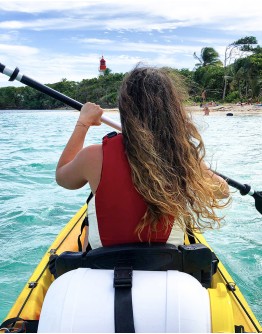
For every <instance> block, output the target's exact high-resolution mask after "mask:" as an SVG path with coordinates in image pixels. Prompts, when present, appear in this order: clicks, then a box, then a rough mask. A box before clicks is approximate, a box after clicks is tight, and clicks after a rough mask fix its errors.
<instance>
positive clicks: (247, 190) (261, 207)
mask: <svg viewBox="0 0 262 334" xmlns="http://www.w3.org/2000/svg"><path fill="white" fill-rule="evenodd" d="M0 72H1V73H3V74H5V75H7V76H9V77H10V79H9V81H14V80H18V81H20V82H22V83H23V84H25V85H27V86H30V87H32V88H35V89H37V90H38V91H40V92H42V93H45V94H47V95H49V96H51V97H53V98H54V99H57V100H59V101H61V102H63V103H65V104H67V105H68V106H70V107H72V108H74V109H76V110H81V108H82V106H83V104H82V103H80V102H78V101H76V100H73V99H72V98H70V97H68V96H66V95H64V94H62V93H59V92H58V91H56V90H54V89H52V88H50V87H48V86H45V85H43V84H41V83H39V82H37V81H35V80H33V79H31V78H29V77H27V76H25V75H21V74H19V69H18V68H17V67H16V68H15V69H14V70H10V69H9V68H7V67H6V66H5V65H3V64H1V63H0ZM101 121H102V122H103V123H105V124H107V125H109V126H111V127H112V128H114V129H116V130H119V131H121V125H120V124H119V123H117V122H115V121H113V120H112V119H110V118H107V117H105V116H102V118H101ZM213 172H214V173H215V174H217V175H219V176H220V177H222V178H223V179H224V180H225V181H226V182H227V183H228V184H229V185H230V186H231V187H234V188H236V189H238V190H239V191H240V194H241V195H243V196H244V195H247V194H248V195H250V196H252V197H254V199H255V207H256V209H257V211H258V212H260V213H261V214H262V191H255V190H253V189H251V186H249V185H248V184H241V183H239V182H237V181H234V180H232V179H230V178H229V177H227V176H224V175H222V174H220V173H218V172H215V171H213Z"/></svg>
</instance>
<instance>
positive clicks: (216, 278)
mask: <svg viewBox="0 0 262 334" xmlns="http://www.w3.org/2000/svg"><path fill="white" fill-rule="evenodd" d="M86 210H87V206H86V205H84V206H83V207H82V208H81V209H80V210H79V211H78V212H77V213H76V215H75V216H74V217H73V218H72V219H71V220H70V221H69V222H68V224H67V225H66V226H65V227H64V228H63V229H62V231H61V232H60V234H59V235H58V236H57V238H56V239H55V241H54V242H53V244H52V245H51V246H50V247H49V249H48V250H47V252H46V254H45V255H44V256H43V258H42V260H41V261H40V263H39V264H38V266H37V267H36V269H35V271H34V272H33V274H32V276H31V277H30V279H29V280H28V282H27V283H26V285H25V287H24V288H23V290H22V292H21V293H20V295H19V296H18V298H17V300H16V302H15V303H14V305H13V307H12V308H11V310H10V311H9V313H8V314H7V317H6V319H10V318H16V317H20V318H22V319H24V320H39V317H40V312H41V308H42V304H43V300H44V297H45V295H46V292H47V290H48V288H49V286H50V285H51V283H52V282H53V280H54V277H53V275H52V274H51V273H50V271H49V269H48V263H49V258H50V255H52V254H57V255H59V254H61V253H63V252H64V251H73V252H74V251H78V244H77V238H78V235H79V233H80V227H81V224H82V221H83V219H84V218H85V215H86ZM195 240H196V242H197V243H202V244H204V245H205V246H207V247H209V248H210V246H209V245H208V243H207V242H206V240H205V238H204V236H203V235H202V234H195ZM189 243H190V242H189V240H188V238H186V240H185V244H189ZM218 283H222V284H223V286H224V287H226V290H227V292H228V294H229V297H230V300H231V304H232V308H233V322H234V326H235V330H236V331H243V330H244V331H245V332H261V331H262V327H261V325H260V324H259V322H258V321H257V319H256V317H255V315H254V314H253V312H252V310H251V309H250V307H249V305H248V303H247V301H246V300H245V298H244V296H243V295H242V293H241V291H240V290H239V288H238V286H237V284H236V283H235V282H234V281H233V279H232V277H231V276H230V274H229V273H228V271H227V270H226V268H225V267H224V266H223V264H222V263H221V262H219V264H218V270H217V272H216V273H215V274H214V275H213V277H212V282H211V290H214V291H215V289H216V287H217V286H218ZM217 311H218V310H217ZM214 326H215V327H213V329H214V331H216V330H215V329H216V328H217V327H216V324H215V325H214Z"/></svg>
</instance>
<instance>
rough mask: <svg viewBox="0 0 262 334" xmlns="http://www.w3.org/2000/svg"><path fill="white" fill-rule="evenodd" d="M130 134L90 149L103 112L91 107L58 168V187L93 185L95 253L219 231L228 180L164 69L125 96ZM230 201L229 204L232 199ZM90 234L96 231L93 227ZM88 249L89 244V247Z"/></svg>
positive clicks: (143, 71) (144, 73)
mask: <svg viewBox="0 0 262 334" xmlns="http://www.w3.org/2000/svg"><path fill="white" fill-rule="evenodd" d="M119 111H120V117H121V125H122V134H116V133H113V134H112V133H111V134H109V135H108V136H105V137H104V138H103V143H102V144H99V145H90V146H88V147H84V148H83V145H84V140H85V137H86V134H87V132H88V129H89V128H90V127H91V126H99V125H100V124H101V116H102V114H103V109H102V108H101V107H100V106H99V105H96V104H94V103H89V102H88V103H86V104H85V105H84V106H83V107H82V109H81V112H80V115H79V119H78V121H77V123H76V126H75V128H74V130H73V133H72V136H71V138H70V139H69V141H68V143H67V145H66V147H65V149H64V151H63V153H62V155H61V157H60V160H59V162H58V165H57V170H56V180H57V183H58V184H59V185H60V186H62V187H64V188H67V189H78V188H81V187H83V186H84V185H85V184H86V183H89V185H90V188H91V190H92V193H93V194H94V195H95V196H94V197H93V199H92V200H91V202H90V204H89V206H88V217H89V231H87V234H89V236H88V239H89V243H90V244H91V247H92V248H96V247H100V246H110V245H116V244H121V243H122V244H123V243H131V242H139V241H143V242H147V241H151V242H168V243H173V244H176V245H177V244H182V243H183V235H184V232H186V231H194V230H195V229H200V230H201V231H202V230H204V229H207V228H215V227H219V225H220V221H221V217H219V216H218V215H217V213H216V212H215V210H216V209H220V208H223V207H224V206H225V205H226V204H227V203H223V202H221V201H220V199H223V198H227V197H228V196H229V189H228V185H227V183H226V182H225V181H224V180H223V179H222V178H221V177H219V176H217V175H216V174H214V173H213V172H212V171H211V170H210V169H209V168H208V167H207V165H206V164H205V162H204V156H205V147H204V143H203V140H202V138H201V135H200V134H199V132H198V130H197V129H196V127H195V125H194V124H193V122H192V120H191V118H190V117H189V116H188V114H187V113H186V111H185V109H184V107H183V105H182V100H181V97H180V94H179V93H178V90H177V89H176V86H175V84H174V83H173V81H172V80H171V78H170V77H169V75H168V74H167V72H165V71H164V70H161V69H156V68H150V67H136V68H135V69H134V70H133V71H131V72H130V73H129V74H128V75H127V76H126V78H125V79H124V80H123V83H122V86H121V89H120V94H119ZM227 202H228V201H227ZM87 230H88V228H87ZM86 244H87V243H86Z"/></svg>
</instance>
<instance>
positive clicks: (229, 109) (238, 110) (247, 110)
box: [185, 104, 262, 116]
mask: <svg viewBox="0 0 262 334" xmlns="http://www.w3.org/2000/svg"><path fill="white" fill-rule="evenodd" d="M185 108H186V110H187V111H188V112H191V113H197V114H202V115H204V108H203V107H200V106H199V105H198V106H185ZM208 108H209V111H210V113H209V116H212V114H216V115H219V114H221V115H226V114H227V113H232V114H233V115H253V114H261V115H262V106H259V105H255V104H254V105H252V104H246V105H242V106H241V105H237V104H223V105H218V106H208Z"/></svg>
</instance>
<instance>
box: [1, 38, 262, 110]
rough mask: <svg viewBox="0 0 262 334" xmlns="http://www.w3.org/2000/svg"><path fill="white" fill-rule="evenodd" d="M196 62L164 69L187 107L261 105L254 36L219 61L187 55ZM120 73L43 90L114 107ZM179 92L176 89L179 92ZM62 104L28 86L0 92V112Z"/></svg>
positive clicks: (260, 62) (260, 60)
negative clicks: (207, 103) (202, 104)
mask: <svg viewBox="0 0 262 334" xmlns="http://www.w3.org/2000/svg"><path fill="white" fill-rule="evenodd" d="M193 56H194V58H195V59H196V61H197V63H196V64H195V68H194V69H193V70H192V71H191V70H189V69H176V68H167V70H168V71H169V72H170V74H171V75H172V77H173V78H174V80H180V81H181V80H182V82H183V84H184V85H182V86H181V85H178V86H179V87H183V92H182V93H183V94H184V96H185V98H186V99H187V101H188V102H189V103H190V102H191V103H192V102H195V103H198V102H201V101H203V100H205V101H216V102H219V103H221V102H222V103H223V102H252V103H254V102H260V103H261V101H262V48H261V46H259V45H258V43H257V39H256V38H255V37H254V36H247V37H244V38H241V39H239V40H237V41H235V42H233V43H231V44H229V45H228V46H227V47H226V49H225V54H224V59H223V62H222V61H221V60H220V59H219V54H218V52H217V51H216V50H215V49H214V48H212V47H203V48H202V50H201V54H200V55H197V54H196V53H194V54H193ZM124 76H125V74H124V73H112V72H111V70H110V69H107V70H106V71H105V75H104V76H99V77H98V78H92V79H84V80H82V81H80V82H76V81H69V80H67V79H65V78H64V79H62V80H61V81H59V82H57V83H54V84H47V86H49V87H51V88H53V89H55V90H57V91H59V92H61V93H63V94H65V95H67V96H70V97H71V98H73V99H75V100H77V101H79V102H81V103H85V102H86V101H90V102H94V103H97V104H99V105H101V106H102V107H103V108H113V107H117V99H118V90H119V87H120V84H121V82H122V80H123V78H124ZM180 89H181V88H180ZM64 107H65V106H64V104H63V103H62V102H60V101H57V100H55V99H53V98H51V97H48V96H47V95H45V94H43V93H40V92H38V91H36V90H35V89H33V88H31V87H3V88H0V109H57V108H64Z"/></svg>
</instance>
